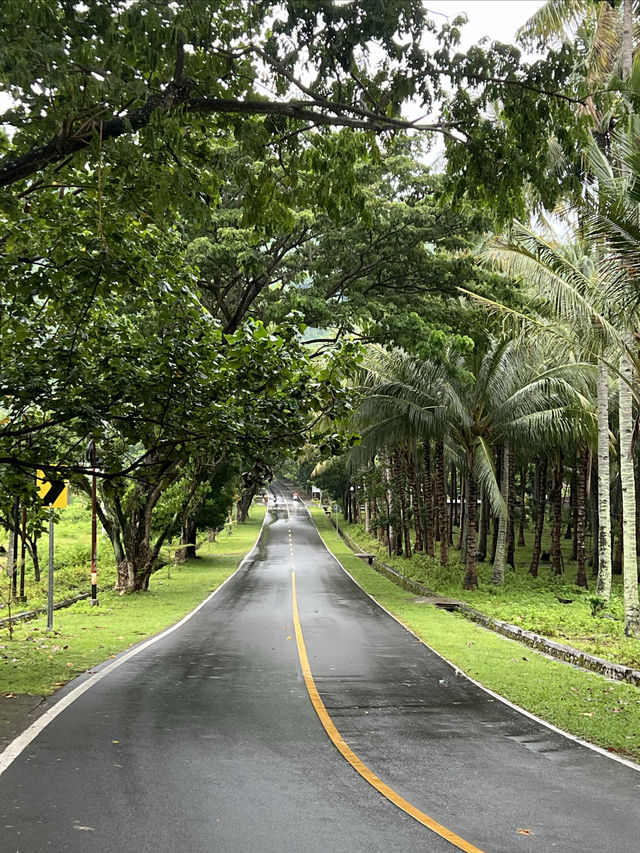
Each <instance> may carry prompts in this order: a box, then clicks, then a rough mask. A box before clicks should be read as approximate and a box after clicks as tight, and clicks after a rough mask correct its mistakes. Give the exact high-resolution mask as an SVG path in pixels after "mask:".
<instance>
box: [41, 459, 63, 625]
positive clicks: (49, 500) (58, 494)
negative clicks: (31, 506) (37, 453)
mask: <svg viewBox="0 0 640 853" xmlns="http://www.w3.org/2000/svg"><path fill="white" fill-rule="evenodd" d="M36 478H37V483H38V494H39V495H40V498H41V500H42V505H43V506H48V507H49V577H48V581H49V583H48V589H47V631H52V630H53V516H54V512H53V510H54V509H56V508H60V507H65V506H66V505H67V503H68V502H69V483H68V481H67V480H47V479H46V478H45V475H44V474H43V473H42V471H38V472H37V474H36Z"/></svg>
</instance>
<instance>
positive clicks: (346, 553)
mask: <svg viewBox="0 0 640 853" xmlns="http://www.w3.org/2000/svg"><path fill="white" fill-rule="evenodd" d="M312 515H313V518H314V520H315V522H316V524H317V526H318V529H319V531H320V535H321V536H322V538H323V539H324V541H325V543H326V544H327V546H328V547H329V548H330V549H331V551H332V552H333V553H334V554H335V555H336V557H338V559H339V560H340V561H341V563H342V564H343V565H344V567H345V568H346V569H347V570H348V571H349V572H350V573H351V574H352V575H353V576H354V578H355V579H356V580H357V582H358V583H359V584H360V585H361V586H362V587H363V589H365V590H366V591H367V592H368V593H369V594H370V595H372V596H373V597H374V598H375V599H376V600H377V601H379V602H380V604H381V605H382V606H383V607H385V608H386V609H387V610H389V611H390V612H391V613H393V614H394V615H395V616H396V617H397V618H398V619H399V620H400V621H401V622H402V623H403V624H405V625H406V626H407V627H408V628H410V629H411V630H412V631H413V632H414V633H416V634H417V635H418V636H419V637H420V638H421V639H422V640H424V642H425V643H427V644H428V645H429V646H431V647H432V648H433V649H435V650H436V651H437V652H439V653H440V654H441V655H443V656H444V657H446V658H447V659H448V660H449V661H451V662H452V663H454V664H455V665H456V666H457V667H459V668H460V669H461V670H462V671H463V672H465V673H467V674H468V675H469V676H471V677H472V678H474V679H476V680H477V681H479V682H480V683H481V684H483V685H485V686H486V687H488V688H489V689H490V690H493V691H495V692H496V693H498V694H500V695H501V696H504V697H505V698H506V699H509V700H510V701H511V702H514V703H515V704H517V705H519V706H520V707H522V708H525V709H526V710H528V711H530V712H531V713H533V714H536V715H537V716H539V717H541V718H542V719H544V720H547V721H548V722H550V723H552V724H553V725H555V726H558V727H559V728H561V729H563V730H565V731H567V732H570V733H572V734H574V735H576V736H578V737H581V738H584V739H585V740H588V741H590V742H591V743H595V744H597V745H599V746H601V747H604V748H605V749H608V750H610V751H612V752H615V753H617V754H620V755H623V756H627V757H629V758H632V759H633V760H635V761H640V691H639V690H638V688H636V687H634V686H632V685H630V684H624V683H617V682H611V681H608V680H607V679H605V678H604V677H603V676H599V675H596V674H594V673H589V672H584V671H582V670H579V669H576V668H574V667H571V666H567V665H566V664H562V663H559V662H557V661H553V660H550V659H548V658H546V657H545V656H544V655H541V654H538V653H537V652H535V651H533V650H531V649H529V648H527V647H525V646H522V645H521V644H520V643H517V642H515V641H513V640H508V639H505V638H504V637H501V636H499V635H497V634H494V633H492V632H491V631H488V630H486V629H484V628H481V627H480V626H478V625H475V624H473V623H471V622H468V621H467V620H466V619H464V617H462V616H460V615H459V614H456V613H448V612H445V611H442V610H439V609H438V608H436V607H433V606H431V605H429V604H425V603H424V602H421V600H420V599H418V598H416V596H415V595H414V594H413V593H409V592H406V591H405V590H403V589H401V588H400V587H398V586H396V585H395V584H394V583H392V582H391V581H389V580H387V579H386V578H385V577H383V576H382V575H379V574H378V573H377V572H376V571H375V570H374V569H372V568H370V567H369V566H368V565H367V564H366V563H364V562H363V561H362V560H360V559H359V558H358V557H356V556H355V555H354V554H353V552H352V551H351V549H350V548H349V547H348V546H347V545H346V543H345V542H344V541H343V540H342V539H341V538H340V537H338V535H337V534H336V532H335V529H334V528H333V527H332V526H331V525H330V523H329V521H328V520H327V519H326V518H325V515H324V513H323V512H322V511H321V510H320V509H312ZM350 532H351V531H350ZM385 562H386V560H385ZM404 562H405V564H406V563H408V562H409V561H404ZM458 584H459V580H458ZM457 597H460V596H457ZM474 603H475V604H477V601H474Z"/></svg>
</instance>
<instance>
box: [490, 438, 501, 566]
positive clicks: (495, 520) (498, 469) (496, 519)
mask: <svg viewBox="0 0 640 853" xmlns="http://www.w3.org/2000/svg"><path fill="white" fill-rule="evenodd" d="M503 467H504V447H502V445H500V446H499V447H498V448H497V450H496V483H497V484H498V488H499V489H500V493H502V492H503V491H504V476H503V474H502V469H503ZM491 518H492V520H493V539H492V542H491V564H492V565H493V564H494V563H495V561H496V552H497V550H498V537H499V535H500V520H499V516H497V515H496V514H495V513H494V512H492V513H491Z"/></svg>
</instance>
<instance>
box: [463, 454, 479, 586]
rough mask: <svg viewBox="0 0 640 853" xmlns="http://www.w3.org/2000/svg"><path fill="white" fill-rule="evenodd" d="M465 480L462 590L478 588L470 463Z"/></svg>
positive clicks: (475, 505)
mask: <svg viewBox="0 0 640 853" xmlns="http://www.w3.org/2000/svg"><path fill="white" fill-rule="evenodd" d="M465 480H466V486H467V488H466V492H467V500H466V525H465V526H466V528H467V535H466V540H465V541H466V548H467V559H466V572H465V575H464V582H463V584H462V586H463V589H477V588H478V572H477V566H476V515H477V509H478V492H477V489H476V482H475V480H474V478H473V473H472V471H471V461H469V470H468V471H467V476H466V478H465Z"/></svg>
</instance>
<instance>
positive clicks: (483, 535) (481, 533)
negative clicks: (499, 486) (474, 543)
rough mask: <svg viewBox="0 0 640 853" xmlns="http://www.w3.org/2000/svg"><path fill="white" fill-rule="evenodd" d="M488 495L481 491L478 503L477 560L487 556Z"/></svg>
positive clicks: (484, 558)
mask: <svg viewBox="0 0 640 853" xmlns="http://www.w3.org/2000/svg"><path fill="white" fill-rule="evenodd" d="M489 514H490V513H489V496H488V495H487V493H486V492H485V491H483V493H482V500H481V503H480V524H479V525H478V554H479V555H480V556H479V557H478V559H479V560H486V558H487V538H488V530H489Z"/></svg>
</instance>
